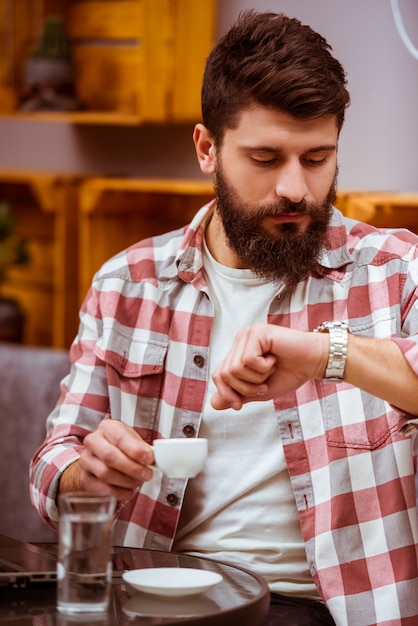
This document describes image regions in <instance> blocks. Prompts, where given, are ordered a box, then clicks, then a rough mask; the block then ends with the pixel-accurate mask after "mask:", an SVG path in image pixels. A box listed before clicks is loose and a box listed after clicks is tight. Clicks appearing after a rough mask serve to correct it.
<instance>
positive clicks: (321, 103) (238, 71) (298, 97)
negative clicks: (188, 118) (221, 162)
mask: <svg viewBox="0 0 418 626" xmlns="http://www.w3.org/2000/svg"><path fill="white" fill-rule="evenodd" d="M346 84H347V81H346V75H345V71H344V69H343V67H342V65H341V64H340V62H339V61H337V59H335V58H334V57H333V56H332V54H331V46H330V45H329V44H328V43H327V41H326V40H325V39H324V37H322V36H321V35H320V34H318V33H316V32H315V31H314V30H312V28H310V27H309V26H306V25H303V24H302V23H301V22H300V21H299V20H297V19H296V18H289V17H287V16H286V15H283V14H282V13H269V12H265V13H263V12H262V13H258V12H256V11H254V10H249V11H244V12H242V13H241V14H240V15H239V18H238V20H237V22H236V24H235V25H234V26H232V28H231V29H230V30H229V31H228V32H227V33H226V34H224V35H223V36H222V37H221V38H220V40H219V41H218V43H217V44H216V45H215V47H214V49H213V50H212V52H211V54H210V55H209V57H208V59H207V63H206V69H205V74H204V77H203V84H202V115H203V123H204V125H205V126H206V128H207V129H208V130H209V132H210V133H211V135H212V137H213V139H214V140H215V143H216V144H217V145H218V146H219V145H220V144H221V143H222V139H223V135H224V132H225V130H226V129H227V128H234V127H236V125H237V124H238V117H239V114H240V113H241V111H243V110H244V109H248V108H250V107H251V106H254V105H262V106H267V107H273V108H275V109H280V110H281V111H284V112H286V113H288V114H289V115H291V116H293V117H295V118H299V119H311V118H318V117H321V116H326V115H335V116H336V121H337V126H338V129H339V130H341V127H342V125H343V122H344V114H345V109H346V107H347V106H348V104H349V101H350V96H349V93H348V91H347V88H346Z"/></svg>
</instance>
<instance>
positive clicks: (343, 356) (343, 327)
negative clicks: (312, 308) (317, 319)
mask: <svg viewBox="0 0 418 626" xmlns="http://www.w3.org/2000/svg"><path fill="white" fill-rule="evenodd" d="M314 332H318V333H329V353H328V361H327V365H326V368H325V372H324V374H323V379H324V380H329V381H336V382H338V381H341V380H343V379H344V374H345V366H346V361H347V346H348V333H349V328H348V324H347V323H346V322H341V321H333V322H323V323H322V324H320V325H319V326H318V327H317V328H315V330H314Z"/></svg>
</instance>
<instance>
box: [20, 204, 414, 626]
mask: <svg viewBox="0 0 418 626" xmlns="http://www.w3.org/2000/svg"><path fill="white" fill-rule="evenodd" d="M210 212H211V205H208V206H206V207H203V208H202V209H201V211H199V212H198V214H197V215H196V216H195V218H194V220H193V221H192V223H191V224H190V225H189V226H188V227H187V228H185V229H181V230H179V231H176V232H174V233H169V234H166V235H162V236H159V237H155V238H152V239H148V240H145V241H142V242H140V243H138V244H136V245H134V246H132V247H130V248H129V249H127V250H125V251H124V252H122V253H120V254H119V255H117V256H116V257H114V258H113V259H111V260H110V261H108V262H107V263H106V264H105V265H104V266H103V267H102V269H101V270H100V271H99V272H98V273H97V275H96V276H95V278H94V281H93V284H92V287H91V289H90V291H89V293H88V295H87V297H86V300H85V302H84V304H83V306H82V309H81V312H80V318H81V323H80V329H79V333H78V336H77V338H76V340H75V342H74V344H73V346H72V348H71V358H72V368H71V372H70V374H69V375H68V377H67V378H66V379H64V381H63V384H62V388H61V389H62V391H61V396H60V399H59V402H58V405H57V407H56V408H55V410H54V411H53V413H52V414H51V415H50V417H49V418H48V422H47V425H48V433H47V438H46V440H45V442H44V443H43V445H42V446H41V447H40V448H39V450H38V451H37V452H36V453H35V455H34V458H33V461H32V465H31V492H32V500H33V502H34V504H35V506H37V508H38V510H39V512H40V514H41V516H43V517H44V518H45V519H46V520H47V521H48V520H49V523H51V524H53V525H54V524H56V522H57V519H58V512H57V508H56V492H57V484H58V481H59V478H60V476H61V473H62V472H63V471H64V469H65V468H66V467H67V466H68V465H69V464H70V463H72V462H73V461H74V460H75V459H77V458H78V456H79V453H80V451H81V450H82V448H83V437H84V436H85V435H86V434H87V433H89V432H90V431H93V430H95V429H96V428H97V426H98V424H99V422H100V421H101V420H103V419H106V418H110V419H117V420H122V421H123V422H125V423H126V424H128V425H130V426H132V427H133V428H135V430H136V431H137V432H138V433H139V434H140V435H141V436H142V437H143V438H144V439H145V440H146V441H148V442H150V443H151V442H152V441H153V439H155V438H156V437H178V436H194V435H195V434H196V433H198V431H199V423H200V420H201V417H202V407H203V405H204V398H205V392H206V388H207V382H208V380H207V378H208V372H207V363H208V350H209V342H210V331H211V324H212V319H213V309H212V304H211V302H210V299H209V297H208V293H207V289H206V285H205V277H204V272H203V269H202V239H203V236H204V228H205V225H206V223H207V220H208V217H209V215H210ZM330 242H331V246H330V249H329V250H327V251H326V252H325V253H324V254H323V256H322V258H321V260H320V263H319V264H318V266H317V268H316V270H315V272H313V273H312V275H311V276H309V277H308V278H307V280H305V281H302V282H300V283H299V284H297V285H296V286H294V285H293V286H289V287H288V288H287V289H285V290H284V291H283V290H281V291H280V293H279V292H278V295H277V297H275V298H274V299H273V301H272V302H271V306H270V312H269V318H268V321H269V322H270V323H272V324H279V325H284V326H288V327H291V328H298V329H301V330H305V331H312V330H313V329H314V328H315V327H316V326H317V325H318V324H320V323H321V322H323V321H325V320H333V319H338V320H346V321H347V322H348V323H349V326H350V329H351V332H353V333H355V334H359V335H364V336H368V337H377V338H388V337H390V338H392V339H393V340H394V341H396V342H397V344H398V346H399V347H400V349H401V350H402V351H403V353H404V355H405V357H406V359H407V360H408V362H409V364H410V366H411V367H412V368H413V370H414V371H415V372H417V373H418V288H417V285H418V250H417V243H418V238H417V237H416V236H415V235H413V234H411V233H409V232H407V231H403V230H402V231H396V232H394V231H391V232H390V231H383V230H377V229H375V228H373V227H372V226H369V225H365V224H361V223H358V222H355V221H352V220H348V219H346V218H344V217H343V216H342V215H341V213H339V211H337V210H335V211H334V214H333V218H332V221H331V224H330ZM295 303H297V305H296V304H295ZM394 375H396V372H394ZM415 393H416V391H415ZM275 409H276V416H275V418H276V419H277V421H278V424H279V427H280V433H281V438H282V442H283V447H284V452H285V458H286V461H287V466H288V470H289V475H290V479H291V482H292V486H293V489H294V493H295V499H296V504H297V509H298V512H299V516H300V523H301V528H302V534H303V538H304V541H305V546H306V554H307V559H308V563H309V566H310V569H311V573H312V576H313V578H314V580H315V582H316V585H317V587H318V590H319V592H320V594H321V596H322V598H323V600H324V601H325V602H326V603H327V605H328V607H329V610H330V611H331V613H332V615H333V617H334V619H335V621H336V623H337V624H338V626H343V625H346V624H350V625H353V626H372V625H373V624H379V625H385V626H387V625H392V626H394V625H401V624H402V625H404V626H406V625H411V626H412V625H413V624H414V625H416V624H418V573H417V543H418V528H417V513H416V489H415V478H414V476H415V467H414V455H413V443H414V441H415V439H416V437H415V432H416V427H417V425H418V419H417V417H416V416H415V417H413V416H408V415H405V414H403V413H402V412H400V411H398V410H396V408H394V407H391V406H389V404H388V403H386V402H384V401H382V400H380V399H378V398H375V397H373V396H371V395H369V394H367V393H365V392H363V391H361V390H360V389H357V388H355V387H353V386H351V385H349V384H347V383H345V382H341V383H337V384H336V383H331V382H325V381H320V380H312V381H310V382H308V383H306V384H305V385H303V386H302V387H300V388H299V389H298V390H297V391H296V392H295V393H292V394H290V395H288V396H286V397H282V398H279V399H277V400H276V401H275ZM185 488H186V483H185V481H183V480H180V479H168V478H167V477H164V476H162V475H161V473H160V472H156V473H155V476H154V478H153V480H151V481H149V482H147V483H144V484H143V485H142V487H141V489H140V490H139V493H138V495H137V496H135V498H133V499H132V500H131V501H130V502H128V503H123V504H122V503H120V504H119V507H118V510H117V519H116V521H115V529H114V530H115V535H114V541H115V543H116V544H119V545H123V544H124V545H130V546H136V547H147V548H155V549H163V550H169V549H170V547H171V545H172V541H173V537H174V535H175V532H176V525H177V522H178V519H179V515H180V509H181V505H182V499H183V496H184V492H185Z"/></svg>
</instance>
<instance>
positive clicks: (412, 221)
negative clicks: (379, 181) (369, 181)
mask: <svg viewBox="0 0 418 626" xmlns="http://www.w3.org/2000/svg"><path fill="white" fill-rule="evenodd" d="M344 213H345V215H347V217H352V218H353V219H357V220H360V221H362V222H367V223H368V224H373V226H377V227H378V228H408V229H409V230H411V231H412V232H414V233H417V234H418V193H393V192H384V193H377V192H373V193H365V194H353V195H351V196H349V197H348V198H347V200H346V202H345V207H344Z"/></svg>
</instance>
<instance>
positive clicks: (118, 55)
mask: <svg viewBox="0 0 418 626" xmlns="http://www.w3.org/2000/svg"><path fill="white" fill-rule="evenodd" d="M51 15H59V16H61V17H62V18H63V19H64V21H65V26H66V33H67V37H68V39H69V41H70V45H71V56H72V59H73V62H74V65H75V87H76V93H77V96H78V98H79V99H80V100H81V102H82V103H83V104H84V105H85V110H83V111H80V112H73V113H70V112H67V113H58V112H51V111H43V112H36V113H32V112H30V113H22V112H19V111H18V101H19V94H20V91H21V87H22V83H23V69H24V63H25V60H26V59H27V58H28V56H30V54H31V52H32V50H33V47H34V44H35V43H36V40H37V38H38V37H39V33H40V32H41V30H42V26H43V23H44V20H45V18H46V17H48V16H51ZM215 31H216V0H198V1H196V0H106V1H105V2H103V0H42V2H40V1H36V2H35V1H34V0H19V2H12V1H11V0H0V115H5V114H10V115H19V116H20V117H23V118H25V117H30V118H31V119H38V120H56V121H57V120H65V121H72V122H75V123H88V124H94V123H100V124H103V123H111V124H139V123H145V122H148V123H149V122H151V123H161V122H194V121H197V120H199V119H200V87H201V80H202V75H203V69H204V64H205V61H206V57H207V56H208V54H209V52H210V50H211V48H212V46H213V43H214V40H215Z"/></svg>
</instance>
